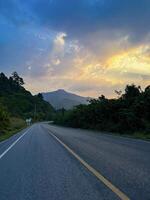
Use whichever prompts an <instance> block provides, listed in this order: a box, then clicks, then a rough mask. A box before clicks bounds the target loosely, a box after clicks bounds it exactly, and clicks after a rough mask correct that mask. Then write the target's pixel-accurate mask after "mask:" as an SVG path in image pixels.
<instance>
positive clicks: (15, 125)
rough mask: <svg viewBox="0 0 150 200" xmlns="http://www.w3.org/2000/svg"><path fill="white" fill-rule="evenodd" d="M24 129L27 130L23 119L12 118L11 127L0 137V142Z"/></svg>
mask: <svg viewBox="0 0 150 200" xmlns="http://www.w3.org/2000/svg"><path fill="white" fill-rule="evenodd" d="M24 128H26V123H25V121H24V120H23V119H20V118H15V117H12V118H10V125H9V126H8V127H6V130H5V132H4V133H3V134H1V135H0V141H3V140H6V139H8V138H9V137H11V136H13V135H14V134H16V133H17V132H19V131H21V130H23V129H24Z"/></svg>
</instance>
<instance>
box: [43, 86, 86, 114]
mask: <svg viewBox="0 0 150 200" xmlns="http://www.w3.org/2000/svg"><path fill="white" fill-rule="evenodd" d="M42 95H43V97H44V99H45V100H46V101H47V102H49V103H50V104H51V105H52V106H53V107H54V108H55V109H57V110H58V109H61V108H65V109H66V110H69V109H72V108H73V107H74V106H77V105H80V104H88V98H86V97H82V96H78V95H76V94H73V93H69V92H66V91H65V90H63V89H59V90H57V91H53V92H48V93H42Z"/></svg>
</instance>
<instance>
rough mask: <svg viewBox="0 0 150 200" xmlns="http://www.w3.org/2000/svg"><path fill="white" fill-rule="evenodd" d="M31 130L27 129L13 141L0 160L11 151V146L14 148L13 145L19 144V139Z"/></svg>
mask: <svg viewBox="0 0 150 200" xmlns="http://www.w3.org/2000/svg"><path fill="white" fill-rule="evenodd" d="M30 129H31V128H29V129H28V130H27V131H25V132H24V133H23V134H22V135H21V136H20V137H19V138H17V140H15V141H14V142H13V143H12V144H11V145H10V146H9V147H8V148H7V149H6V150H5V151H4V152H3V153H2V154H1V155H0V159H2V158H3V157H4V155H6V153H8V151H10V150H11V148H12V147H13V146H15V144H17V143H18V142H19V140H20V139H21V138H23V137H24V136H25V135H26V134H27V133H28V132H29V130H30Z"/></svg>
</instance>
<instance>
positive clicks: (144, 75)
mask: <svg viewBox="0 0 150 200" xmlns="http://www.w3.org/2000/svg"><path fill="white" fill-rule="evenodd" d="M0 71H3V72H4V73H6V74H7V75H10V74H11V72H13V71H17V72H18V73H19V74H20V75H21V76H22V77H23V78H24V80H25V82H26V85H25V87H26V88H27V89H29V90H30V91H31V92H32V93H34V94H35V93H38V92H46V91H52V90H56V89H58V88H63V89H65V90H68V91H70V92H74V93H77V94H80V95H83V96H92V97H97V96H100V95H101V94H104V95H106V96H107V97H113V96H115V93H114V90H116V89H118V90H120V89H122V88H124V86H125V85H126V84H130V83H135V84H137V85H141V86H142V87H143V88H144V87H145V86H147V85H149V84H150V1H149V0H0Z"/></svg>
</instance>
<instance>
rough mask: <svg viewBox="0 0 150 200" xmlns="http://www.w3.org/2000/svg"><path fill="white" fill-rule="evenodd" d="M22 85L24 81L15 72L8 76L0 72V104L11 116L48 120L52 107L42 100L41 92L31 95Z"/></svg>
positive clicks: (52, 110)
mask: <svg viewBox="0 0 150 200" xmlns="http://www.w3.org/2000/svg"><path fill="white" fill-rule="evenodd" d="M23 85H24V81H23V79H22V78H21V77H20V76H19V75H18V74H17V72H13V73H12V76H11V77H9V78H8V77H7V76H5V74H4V73H0V104H2V105H3V106H5V107H6V109H7V111H8V112H9V114H10V116H13V117H17V118H22V119H26V118H30V117H31V118H33V119H34V120H35V121H36V120H50V119H51V115H52V113H53V112H54V109H53V107H52V106H51V105H50V104H49V103H48V102H46V101H44V100H43V97H42V94H38V95H35V96H33V95H32V94H31V93H30V92H29V91H27V90H25V88H24V87H23ZM1 112H2V111H1Z"/></svg>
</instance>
